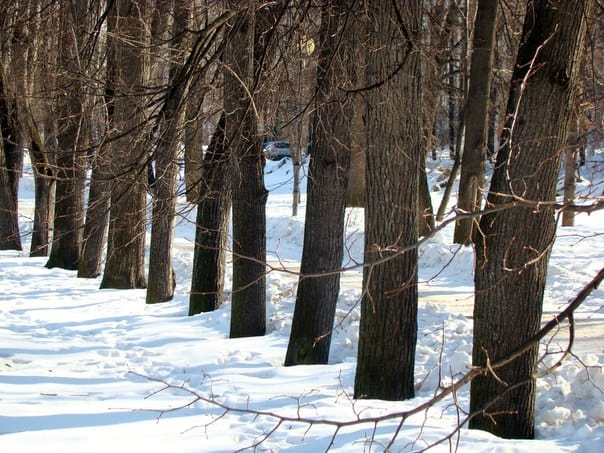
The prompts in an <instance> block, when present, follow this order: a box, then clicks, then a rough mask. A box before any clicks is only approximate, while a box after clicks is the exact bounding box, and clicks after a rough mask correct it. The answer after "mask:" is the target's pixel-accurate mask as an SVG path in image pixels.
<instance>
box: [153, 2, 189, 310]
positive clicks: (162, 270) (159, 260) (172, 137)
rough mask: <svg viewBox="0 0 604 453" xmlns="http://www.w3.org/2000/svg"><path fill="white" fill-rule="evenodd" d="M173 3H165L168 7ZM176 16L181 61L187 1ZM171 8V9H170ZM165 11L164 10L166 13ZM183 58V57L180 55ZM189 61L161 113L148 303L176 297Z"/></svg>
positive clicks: (178, 70) (172, 77)
mask: <svg viewBox="0 0 604 453" xmlns="http://www.w3.org/2000/svg"><path fill="white" fill-rule="evenodd" d="M168 3H169V2H165V1H164V2H162V4H163V5H164V7H167V6H168ZM172 8H173V11H172V12H166V13H164V14H174V23H173V26H172V39H171V46H172V49H173V50H172V53H173V54H174V55H173V59H172V60H173V61H178V60H179V58H178V57H179V55H178V54H179V53H181V51H182V44H183V43H184V37H185V36H186V35H185V29H186V26H187V17H188V10H187V9H186V7H185V2H183V1H178V2H177V3H176V4H175V5H172ZM167 9H169V8H167ZM162 12H163V11H160V13H162ZM180 57H181V58H182V55H180ZM192 57H193V58H192V60H189V61H187V63H186V64H185V65H184V67H179V66H177V65H176V63H173V64H172V67H171V68H170V73H169V81H168V82H169V85H168V90H169V91H168V94H167V95H166V100H165V102H164V105H163V107H162V110H161V112H160V114H159V119H158V127H157V128H158V130H159V134H160V135H159V137H158V140H157V144H156V150H155V152H154V155H153V157H154V160H155V170H156V181H155V183H154V190H153V216H152V220H151V244H150V252H149V284H148V286H147V297H146V302H147V303H148V304H152V303H156V302H165V301H168V300H171V299H172V298H173V297H174V287H175V286H176V282H175V280H174V269H173V267H172V238H173V230H174V215H175V212H176V197H177V194H176V177H177V175H178V162H177V158H178V143H179V135H180V130H181V129H180V128H181V127H182V125H183V119H184V113H185V109H184V100H185V98H186V96H187V93H188V91H189V86H190V78H189V77H186V76H185V75H184V74H186V71H188V70H189V68H188V67H189V65H192V66H194V65H195V64H196V63H197V58H195V55H193V52H192Z"/></svg>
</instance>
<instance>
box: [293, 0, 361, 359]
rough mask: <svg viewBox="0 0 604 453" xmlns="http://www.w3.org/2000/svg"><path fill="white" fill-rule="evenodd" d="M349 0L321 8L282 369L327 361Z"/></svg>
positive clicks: (338, 234)
mask: <svg viewBox="0 0 604 453" xmlns="http://www.w3.org/2000/svg"><path fill="white" fill-rule="evenodd" d="M352 3H354V2H350V1H346V0H339V1H338V0H333V1H331V2H330V3H329V4H328V5H326V6H323V8H322V10H321V31H320V42H319V62H318V68H317V89H316V98H315V99H316V103H317V105H316V110H315V112H314V114H313V131H314V134H313V152H312V153H311V161H310V170H309V177H308V200H307V208H306V221H305V227H304V247H303V250H302V265H301V269H300V270H301V275H300V281H299V284H298V293H297V297H296V307H295V311H294V318H293V321H292V330H291V335H290V338H289V345H288V348H287V354H286V357H285V365H286V366H287V365H299V364H311V363H321V364H326V363H327V361H328V359H329V347H330V343H331V332H332V329H333V322H334V318H335V311H336V303H337V300H338V295H339V292H340V274H339V272H338V269H339V268H340V267H341V266H342V256H343V250H344V216H345V208H346V189H347V187H348V169H349V168H350V154H351V143H352V136H351V120H352V117H353V99H352V98H351V97H350V96H347V95H346V94H345V93H346V90H350V88H351V87H352V86H353V84H354V81H355V72H356V64H355V63H356V61H355V58H354V55H355V52H354V51H355V46H354V30H353V28H352V25H351V24H352V23H354V21H355V20H356V19H354V18H353V17H351V15H352V14H353V12H352V11H351V5H352ZM336 37H337V38H336ZM321 274H324V275H322V276H320V277H319V276H318V275H321Z"/></svg>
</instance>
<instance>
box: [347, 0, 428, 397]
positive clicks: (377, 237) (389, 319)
mask: <svg viewBox="0 0 604 453" xmlns="http://www.w3.org/2000/svg"><path fill="white" fill-rule="evenodd" d="M421 3H422V2H421V1H419V0H408V1H393V2H391V3H388V4H383V3H379V2H375V3H374V2H368V3H367V9H368V11H367V27H368V31H369V33H368V37H369V38H370V41H369V43H368V45H369V47H368V50H369V52H368V54H367V56H368V58H367V63H366V64H367V66H366V68H367V81H366V83H367V84H368V85H369V86H370V87H372V88H370V89H368V90H367V91H366V93H365V98H366V101H367V112H366V115H367V139H368V147H367V180H366V208H365V268H364V273H363V288H365V289H366V291H365V293H364V295H363V299H362V302H361V322H360V327H359V352H358V360H357V369H356V375H355V383H354V396H355V398H378V399H386V400H399V399H406V398H411V397H413V395H414V364H415V344H416V337H417V249H416V248H411V250H409V251H407V252H405V253H404V254H400V253H397V250H398V249H399V248H401V247H407V246H410V245H413V244H415V243H416V241H417V237H418V236H417V225H418V222H417V199H418V166H419V159H420V157H421V156H422V155H423V153H422V152H421V151H420V143H421V138H420V136H421V128H420V120H419V119H420V116H421V115H420V110H419V109H420V108H421V100H420V61H419V43H420V40H419V34H420V28H421V25H420V24H421V12H422V9H421ZM401 64H402V66H401ZM395 68H396V70H395Z"/></svg>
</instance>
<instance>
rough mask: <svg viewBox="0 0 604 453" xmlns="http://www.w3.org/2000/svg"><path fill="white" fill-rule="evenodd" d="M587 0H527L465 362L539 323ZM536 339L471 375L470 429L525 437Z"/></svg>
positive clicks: (505, 346) (479, 244)
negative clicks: (513, 355)
mask: <svg viewBox="0 0 604 453" xmlns="http://www.w3.org/2000/svg"><path fill="white" fill-rule="evenodd" d="M593 3H594V2H593V1H591V0H577V1H576V2H567V1H563V0H560V1H549V0H531V1H530V2H529V4H528V8H527V12H526V17H525V22H524V28H523V32H522V44H521V47H520V49H519V51H518V55H517V59H516V65H515V68H514V74H513V77H512V84H511V88H510V94H509V98H508V106H507V115H508V117H507V121H506V126H505V128H504V132H503V134H502V147H501V149H500V150H499V154H498V156H497V165H496V169H495V173H494V174H493V179H492V182H491V187H490V190H489V196H488V199H487V204H488V206H489V207H497V206H505V204H506V203H508V204H510V207H509V209H505V210H502V211H499V212H496V213H491V214H488V215H484V216H483V217H482V219H481V221H480V234H478V235H477V238H476V239H477V240H476V267H475V305H474V342H473V352H472V363H473V364H474V365H476V366H485V365H486V364H487V362H488V361H491V362H495V361H497V360H499V359H501V358H502V357H505V356H506V355H507V354H508V353H509V352H510V351H512V350H513V349H515V348H516V347H518V346H519V345H521V344H523V343H524V342H525V341H526V340H527V339H529V338H530V337H531V336H532V335H534V334H535V333H536V332H537V331H538V329H539V326H540V320H541V314H542V304H543V293H544V288H545V279H546V271H547V264H548V261H549V256H550V253H551V247H552V244H553V243H554V238H555V230H556V222H555V217H554V211H553V206H552V204H553V203H552V202H553V201H554V200H555V196H556V181H557V175H558V171H559V169H560V162H561V159H562V156H563V154H564V150H565V147H566V143H567V135H568V130H569V120H570V119H571V106H572V100H573V96H574V92H575V76H576V73H577V66H578V55H579V53H580V49H581V47H582V42H583V34H584V31H585V17H586V15H587V14H588V13H589V9H590V8H591V6H592V5H593ZM537 353H538V345H536V346H534V347H532V348H531V349H530V350H529V351H528V352H527V353H525V354H523V355H522V356H520V357H518V358H517V359H516V360H514V361H513V362H512V363H510V364H508V365H506V366H504V367H502V368H499V369H497V370H496V371H495V372H494V373H487V374H485V375H482V376H479V377H477V378H476V379H474V380H473V381H472V384H471V397H470V410H471V412H472V413H473V414H475V416H474V418H472V420H471V421H470V427H471V428H474V429H484V430H487V431H490V432H491V433H494V434H496V435H498V436H501V437H506V438H532V437H533V436H534V415H535V386H536V378H535V371H536V359H537Z"/></svg>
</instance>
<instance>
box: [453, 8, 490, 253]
mask: <svg viewBox="0 0 604 453" xmlns="http://www.w3.org/2000/svg"><path fill="white" fill-rule="evenodd" d="M498 4H499V1H498V0H479V1H478V10H477V12H476V19H475V21H474V39H473V43H472V61H471V63H470V64H471V66H470V81H469V85H468V94H467V97H466V101H465V105H466V107H465V108H464V115H465V119H464V124H465V136H464V144H463V148H464V149H463V154H462V160H461V179H460V181H459V191H458V195H457V209H459V210H462V211H465V212H474V211H477V210H479V209H480V205H481V199H482V190H483V188H484V177H485V161H486V158H487V153H486V145H487V140H486V138H487V128H488V120H489V100H490V96H491V79H492V73H493V55H494V53H495V30H496V28H497V27H496V25H497V8H498ZM474 223H475V220H474V219H472V218H465V219H461V220H458V221H457V222H456V224H455V234H454V237H453V240H454V242H456V243H457V244H469V243H470V242H471V241H472V231H473V230H474V228H473V225H474Z"/></svg>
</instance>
